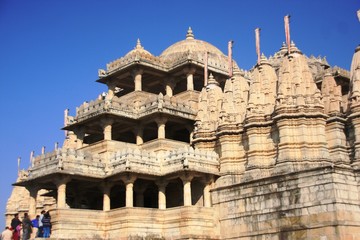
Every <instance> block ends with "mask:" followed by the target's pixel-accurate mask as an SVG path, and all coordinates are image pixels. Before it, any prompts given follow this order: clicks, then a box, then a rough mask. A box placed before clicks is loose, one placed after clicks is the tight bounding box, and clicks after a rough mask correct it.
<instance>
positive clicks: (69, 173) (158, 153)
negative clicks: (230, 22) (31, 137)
mask: <svg viewBox="0 0 360 240" xmlns="http://www.w3.org/2000/svg"><path fill="white" fill-rule="evenodd" d="M228 55H230V54H228ZM230 56H231V55H230ZM349 61H350V60H349ZM229 69H232V74H230V73H231V72H230V71H229ZM97 82H99V83H101V84H106V86H107V87H108V91H107V92H106V93H102V94H100V95H99V96H98V97H97V98H96V99H94V100H92V101H90V102H84V103H83V104H81V105H80V106H79V107H78V108H76V113H75V114H74V116H70V115H69V111H68V110H66V111H65V126H64V128H63V130H64V131H65V132H66V138H65V140H64V143H63V145H62V147H61V148H60V147H58V146H56V147H55V150H54V151H52V152H45V151H43V152H42V154H41V155H39V156H31V163H32V164H31V166H30V167H29V168H28V169H27V170H22V171H20V172H19V176H18V180H17V182H16V183H14V190H13V193H12V195H11V196H10V198H9V200H8V204H7V209H6V219H7V223H9V222H10V220H11V218H12V214H14V213H16V212H19V213H20V214H22V213H23V212H29V214H30V215H31V216H34V215H35V214H38V213H39V212H40V210H42V209H46V210H50V214H51V216H52V237H53V238H56V239H321V240H325V239H329V240H330V239H333V240H335V239H360V171H359V169H360V47H357V48H356V50H355V54H354V57H353V60H352V65H351V71H350V72H348V71H346V70H344V69H341V68H338V67H331V66H330V65H329V64H328V63H327V61H326V59H324V58H323V59H322V58H315V57H312V56H311V57H307V56H305V55H304V54H303V53H302V52H301V51H300V50H299V49H298V48H297V47H296V46H295V44H294V43H291V45H289V46H287V45H285V44H283V45H282V46H281V48H280V50H279V51H278V52H276V53H275V54H274V55H273V56H270V57H268V58H267V57H265V56H261V57H260V58H259V62H258V63H257V64H256V65H255V66H254V67H253V68H252V69H251V70H250V71H243V70H241V69H240V68H239V67H238V66H237V64H236V62H235V61H233V60H232V59H231V58H229V56H226V55H225V54H224V53H222V52H221V51H220V50H219V49H218V48H216V47H215V46H213V45H211V44H209V43H207V42H205V41H201V40H198V39H196V38H195V37H194V34H193V33H192V31H191V29H189V30H188V32H187V35H186V39H185V40H182V41H179V42H177V43H175V44H173V45H171V46H170V47H168V48H167V49H165V50H164V51H163V52H162V53H161V55H160V56H154V55H153V54H151V53H150V52H149V51H147V50H145V49H144V48H143V47H142V45H141V43H140V41H139V40H138V42H137V44H136V47H135V48H134V49H133V50H131V51H130V52H129V53H127V54H126V55H125V56H123V57H121V58H119V59H117V60H115V61H113V62H111V63H109V64H107V67H106V70H102V69H100V70H99V79H98V80H97Z"/></svg>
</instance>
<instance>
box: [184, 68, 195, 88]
mask: <svg viewBox="0 0 360 240" xmlns="http://www.w3.org/2000/svg"><path fill="white" fill-rule="evenodd" d="M194 73H195V69H194V68H191V69H188V72H187V73H186V79H187V90H188V91H189V90H194Z"/></svg>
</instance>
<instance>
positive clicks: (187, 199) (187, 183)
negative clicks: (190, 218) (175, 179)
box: [181, 176, 193, 206]
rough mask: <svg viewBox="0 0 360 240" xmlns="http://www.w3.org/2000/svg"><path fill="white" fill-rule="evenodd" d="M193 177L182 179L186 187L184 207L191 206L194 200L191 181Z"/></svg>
mask: <svg viewBox="0 0 360 240" xmlns="http://www.w3.org/2000/svg"><path fill="white" fill-rule="evenodd" d="M192 178H193V177H192V176H183V177H181V180H182V181H183V185H184V206H191V205H192V200H191V180H192Z"/></svg>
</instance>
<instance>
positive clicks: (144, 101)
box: [74, 92, 198, 122]
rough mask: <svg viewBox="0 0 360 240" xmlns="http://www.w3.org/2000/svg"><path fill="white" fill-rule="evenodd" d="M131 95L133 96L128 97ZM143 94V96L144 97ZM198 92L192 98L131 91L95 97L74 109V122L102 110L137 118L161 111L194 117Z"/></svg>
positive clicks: (95, 114)
mask: <svg viewBox="0 0 360 240" xmlns="http://www.w3.org/2000/svg"><path fill="white" fill-rule="evenodd" d="M129 95H133V96H134V97H133V98H131V101H129V98H130V97H131V96H129ZM144 96H145V98H144ZM197 96H198V94H192V96H191V98H192V99H186V98H183V97H176V96H173V97H168V96H163V95H162V94H161V93H160V94H159V95H156V94H152V93H146V92H142V94H139V93H138V92H132V93H129V94H127V95H125V96H122V97H120V98H118V97H114V98H113V99H111V100H108V99H96V100H94V101H90V102H85V103H83V104H82V105H81V106H80V107H78V108H77V109H76V116H75V118H74V121H75V122H81V121H83V120H86V119H89V118H91V117H94V116H97V115H99V114H102V113H104V112H108V113H113V114H116V115H119V116H123V117H126V118H131V119H138V118H140V117H142V116H146V115H149V114H151V113H153V112H163V113H168V114H171V115H176V116H181V117H183V118H188V119H192V120H193V119H195V117H196V112H197V104H196V103H195V98H196V97H197Z"/></svg>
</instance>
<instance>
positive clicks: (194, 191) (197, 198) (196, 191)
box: [191, 178, 205, 207]
mask: <svg viewBox="0 0 360 240" xmlns="http://www.w3.org/2000/svg"><path fill="white" fill-rule="evenodd" d="M204 187H205V185H204V184H203V183H202V182H201V181H200V179H199V178H194V179H193V180H192V181H191V201H192V203H191V204H192V205H194V206H199V207H203V206H204Z"/></svg>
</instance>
